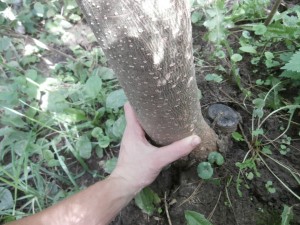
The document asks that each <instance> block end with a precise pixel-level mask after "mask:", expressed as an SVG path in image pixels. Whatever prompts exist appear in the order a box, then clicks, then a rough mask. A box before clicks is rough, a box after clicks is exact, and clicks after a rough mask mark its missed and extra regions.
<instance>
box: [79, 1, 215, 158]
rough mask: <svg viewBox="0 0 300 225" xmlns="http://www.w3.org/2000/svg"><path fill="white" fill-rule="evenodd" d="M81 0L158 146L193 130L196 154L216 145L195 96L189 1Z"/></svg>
mask: <svg viewBox="0 0 300 225" xmlns="http://www.w3.org/2000/svg"><path fill="white" fill-rule="evenodd" d="M78 4H79V6H80V8H81V9H82V11H83V12H84V14H85V16H86V19H87V21H88V23H89V25H90V26H91V28H92V30H93V32H94V34H95V36H96V38H97V39H98V41H99V43H100V45H101V47H102V49H103V51H104V52H105V54H106V56H107V58H108V62H109V64H110V67H111V68H112V69H113V70H114V71H115V73H116V74H117V77H118V80H119V82H120V84H121V86H122V87H123V89H124V90H125V93H126V95H127V97H128V99H129V101H130V103H131V105H132V106H133V108H134V109H135V111H136V113H137V116H138V118H139V121H140V123H141V125H142V127H143V128H144V130H145V131H146V133H147V134H148V135H149V137H150V138H151V139H152V140H153V141H154V142H155V143H156V144H157V145H167V144H170V143H172V142H174V141H176V140H179V139H181V138H183V137H186V136H189V135H191V134H197V135H199V136H200V137H201V138H202V143H203V144H202V145H201V146H202V148H201V149H198V150H199V151H197V156H196V157H205V155H206V152H207V151H211V150H216V135H215V133H214V131H213V130H212V129H211V128H210V127H209V126H208V125H207V123H206V122H205V120H204V119H203V117H202V114H201V108H200V103H199V101H198V99H197V84H196V79H195V71H194V62H193V60H194V59H193V50H192V30H191V22H190V11H189V7H188V2H187V1H186V0H87V1H80V0H78Z"/></svg>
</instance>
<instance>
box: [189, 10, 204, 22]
mask: <svg viewBox="0 0 300 225" xmlns="http://www.w3.org/2000/svg"><path fill="white" fill-rule="evenodd" d="M201 18H202V14H201V13H200V12H199V11H194V12H193V13H192V16H191V20H192V23H197V22H199V21H200V20H201Z"/></svg>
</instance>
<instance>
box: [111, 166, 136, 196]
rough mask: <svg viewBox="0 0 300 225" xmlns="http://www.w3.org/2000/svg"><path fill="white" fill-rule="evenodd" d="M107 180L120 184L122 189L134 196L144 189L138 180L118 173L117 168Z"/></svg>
mask: <svg viewBox="0 0 300 225" xmlns="http://www.w3.org/2000/svg"><path fill="white" fill-rule="evenodd" d="M107 180H108V181H111V182H113V183H115V185H119V186H120V187H121V188H122V191H123V192H124V193H126V194H128V195H129V196H132V198H133V197H134V196H135V195H136V194H137V193H138V192H140V190H141V189H142V187H140V186H139V185H138V184H137V183H136V182H134V181H133V180H131V179H128V178H126V176H123V175H122V174H120V173H118V172H117V170H115V171H114V172H113V173H112V174H111V175H110V176H109V177H108V178H107Z"/></svg>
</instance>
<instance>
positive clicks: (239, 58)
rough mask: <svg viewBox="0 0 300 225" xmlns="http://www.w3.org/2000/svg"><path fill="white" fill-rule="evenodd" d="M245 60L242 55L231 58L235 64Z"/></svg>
mask: <svg viewBox="0 0 300 225" xmlns="http://www.w3.org/2000/svg"><path fill="white" fill-rule="evenodd" d="M242 59H243V56H241V55H240V54H233V55H232V56H231V60H232V61H233V62H239V61H241V60H242Z"/></svg>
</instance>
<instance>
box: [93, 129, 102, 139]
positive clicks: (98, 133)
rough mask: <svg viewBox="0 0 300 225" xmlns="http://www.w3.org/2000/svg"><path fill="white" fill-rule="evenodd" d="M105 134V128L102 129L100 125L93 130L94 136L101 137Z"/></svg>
mask: <svg viewBox="0 0 300 225" xmlns="http://www.w3.org/2000/svg"><path fill="white" fill-rule="evenodd" d="M103 135H104V133H103V130H102V128H100V127H95V128H94V129H93V130H92V136H93V137H94V138H97V139H98V138H100V137H101V136H103Z"/></svg>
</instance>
